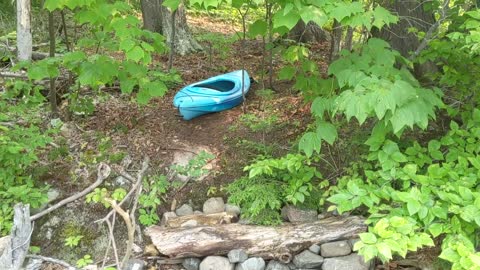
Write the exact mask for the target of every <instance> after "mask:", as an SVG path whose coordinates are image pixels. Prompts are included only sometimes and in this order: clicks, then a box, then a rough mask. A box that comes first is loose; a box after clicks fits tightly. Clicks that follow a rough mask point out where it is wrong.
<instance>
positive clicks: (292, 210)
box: [282, 205, 318, 223]
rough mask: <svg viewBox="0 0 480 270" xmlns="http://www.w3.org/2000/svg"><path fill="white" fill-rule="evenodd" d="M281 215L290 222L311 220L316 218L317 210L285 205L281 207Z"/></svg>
mask: <svg viewBox="0 0 480 270" xmlns="http://www.w3.org/2000/svg"><path fill="white" fill-rule="evenodd" d="M282 217H283V219H285V220H288V221H290V222H292V223H304V222H311V221H315V220H317V219H318V213H317V210H311V209H300V208H298V207H295V206H292V205H285V206H284V207H283V208H282Z"/></svg>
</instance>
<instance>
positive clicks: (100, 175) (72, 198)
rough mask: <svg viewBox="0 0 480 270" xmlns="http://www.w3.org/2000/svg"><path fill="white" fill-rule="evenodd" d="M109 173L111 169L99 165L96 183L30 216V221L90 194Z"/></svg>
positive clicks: (104, 165)
mask: <svg viewBox="0 0 480 270" xmlns="http://www.w3.org/2000/svg"><path fill="white" fill-rule="evenodd" d="M110 171H111V169H110V167H109V166H108V165H107V164H105V163H100V165H99V166H98V175H97V181H95V183H93V184H92V185H90V186H89V187H88V188H86V189H84V190H83V191H82V192H80V193H77V194H75V195H72V196H70V197H68V198H66V199H63V200H61V201H60V202H58V203H57V204H55V205H53V206H51V207H49V208H47V209H45V210H43V211H42V212H40V213H38V214H35V215H33V216H31V217H30V220H31V221H34V220H36V219H38V218H40V217H43V216H44V215H46V214H48V213H50V212H52V211H54V210H56V209H58V208H60V207H62V206H64V205H65V204H67V203H70V202H73V201H75V200H77V199H78V198H81V197H83V196H85V195H87V194H88V193H90V192H92V191H93V190H94V189H95V188H96V187H98V186H99V185H100V184H102V183H103V180H105V179H106V178H107V177H108V176H109V175H110Z"/></svg>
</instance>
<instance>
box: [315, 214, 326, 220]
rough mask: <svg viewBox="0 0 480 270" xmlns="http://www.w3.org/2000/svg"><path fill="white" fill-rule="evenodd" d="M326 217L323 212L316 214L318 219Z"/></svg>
mask: <svg viewBox="0 0 480 270" xmlns="http://www.w3.org/2000/svg"><path fill="white" fill-rule="evenodd" d="M326 218H327V215H325V214H318V216H317V219H318V220H322V219H326Z"/></svg>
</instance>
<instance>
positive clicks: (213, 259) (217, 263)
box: [200, 256, 234, 270]
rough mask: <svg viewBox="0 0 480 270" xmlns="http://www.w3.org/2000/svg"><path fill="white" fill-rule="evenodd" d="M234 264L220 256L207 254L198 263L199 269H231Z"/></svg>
mask: <svg viewBox="0 0 480 270" xmlns="http://www.w3.org/2000/svg"><path fill="white" fill-rule="evenodd" d="M233 269H234V264H233V263H231V262H230V261H229V260H228V259H227V258H225V257H222V256H208V257H206V258H205V259H203V261H202V262H201V263H200V270H233Z"/></svg>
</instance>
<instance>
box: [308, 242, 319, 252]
mask: <svg viewBox="0 0 480 270" xmlns="http://www.w3.org/2000/svg"><path fill="white" fill-rule="evenodd" d="M308 250H310V251H311V252H313V253H315V254H320V246H319V245H317V244H313V245H311V246H310V247H309V248H308Z"/></svg>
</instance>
